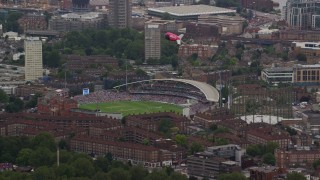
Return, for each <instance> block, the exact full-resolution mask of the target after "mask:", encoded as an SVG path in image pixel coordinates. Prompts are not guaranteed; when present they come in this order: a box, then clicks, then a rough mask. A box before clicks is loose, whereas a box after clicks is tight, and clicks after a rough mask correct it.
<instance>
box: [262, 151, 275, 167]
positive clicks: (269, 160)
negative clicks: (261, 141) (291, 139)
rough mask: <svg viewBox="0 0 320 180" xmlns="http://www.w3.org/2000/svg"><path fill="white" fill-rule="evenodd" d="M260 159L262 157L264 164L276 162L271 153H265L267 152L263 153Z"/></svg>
mask: <svg viewBox="0 0 320 180" xmlns="http://www.w3.org/2000/svg"><path fill="white" fill-rule="evenodd" d="M262 159H263V163H265V164H269V165H275V164H276V158H275V157H274V155H273V154H271V153H267V154H265V155H263V156H262Z"/></svg>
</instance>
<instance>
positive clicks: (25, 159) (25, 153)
mask: <svg viewBox="0 0 320 180" xmlns="http://www.w3.org/2000/svg"><path fill="white" fill-rule="evenodd" d="M32 154H33V150H32V149H29V148H24V149H21V150H20V151H19V153H18V156H17V158H16V163H17V164H18V165H22V166H28V165H30V158H31V156H32Z"/></svg>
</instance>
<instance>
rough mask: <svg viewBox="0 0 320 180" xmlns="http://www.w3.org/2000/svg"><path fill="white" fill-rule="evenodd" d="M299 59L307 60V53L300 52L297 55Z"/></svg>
mask: <svg viewBox="0 0 320 180" xmlns="http://www.w3.org/2000/svg"><path fill="white" fill-rule="evenodd" d="M297 59H298V61H307V56H306V55H305V54H301V53H299V54H298V55H297Z"/></svg>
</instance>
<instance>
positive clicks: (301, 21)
mask: <svg viewBox="0 0 320 180" xmlns="http://www.w3.org/2000/svg"><path fill="white" fill-rule="evenodd" d="M319 12H320V0H288V1H287V3H286V6H284V7H283V14H282V18H283V19H285V20H286V21H287V23H288V25H289V26H290V27H292V28H296V29H301V30H302V29H310V28H312V20H313V19H312V18H313V16H314V15H319Z"/></svg>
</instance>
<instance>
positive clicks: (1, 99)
mask: <svg viewBox="0 0 320 180" xmlns="http://www.w3.org/2000/svg"><path fill="white" fill-rule="evenodd" d="M8 101H9V96H8V95H7V94H6V93H5V92H4V91H3V90H2V89H0V103H7V102H8Z"/></svg>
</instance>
